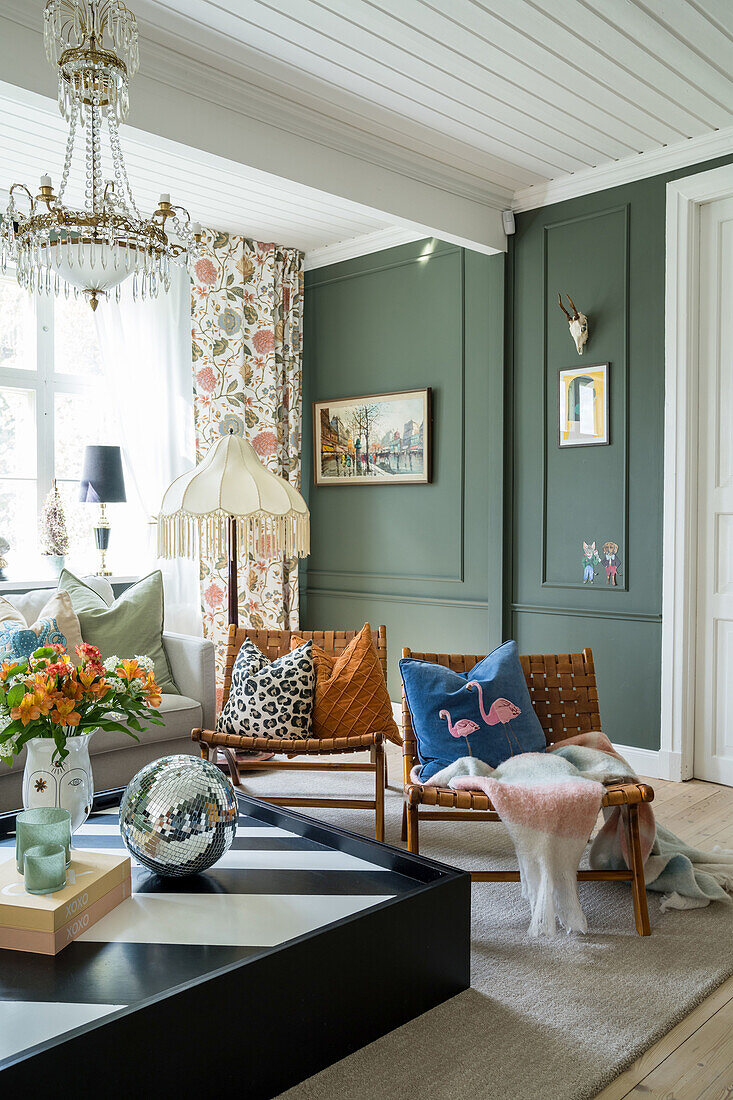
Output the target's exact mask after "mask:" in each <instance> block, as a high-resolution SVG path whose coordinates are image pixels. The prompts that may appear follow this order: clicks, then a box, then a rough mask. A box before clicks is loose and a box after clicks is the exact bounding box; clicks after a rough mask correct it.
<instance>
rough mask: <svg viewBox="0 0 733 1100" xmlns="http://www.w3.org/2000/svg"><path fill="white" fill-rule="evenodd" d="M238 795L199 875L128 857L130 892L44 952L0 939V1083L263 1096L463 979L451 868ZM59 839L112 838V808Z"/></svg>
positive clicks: (466, 890)
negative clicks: (215, 858) (232, 829)
mask: <svg viewBox="0 0 733 1100" xmlns="http://www.w3.org/2000/svg"><path fill="white" fill-rule="evenodd" d="M113 797H114V795H111V796H108V798H107V801H108V802H110V801H112V800H113ZM238 798H239V802H240V811H241V818H240V824H239V828H238V833H237V838H236V840H235V842H234V845H233V847H232V848H231V849H230V851H229V852H228V853H227V854H226V855H225V856H224V858H223V859H222V860H221V862H220V863H218V864H217V865H216V866H215V867H213V868H211V869H210V870H209V871H207V872H206V873H205V874H203V875H198V876H195V877H192V878H189V879H163V878H160V877H158V876H157V875H154V874H152V873H150V872H149V871H147V870H145V868H143V867H141V866H139V865H136V864H133V896H132V897H131V898H130V899H128V900H127V901H125V902H123V903H122V905H120V906H118V907H117V909H115V910H114V911H113V912H112V913H110V914H108V915H107V916H106V917H104V918H103V919H102V920H101V921H100V922H99V923H98V924H96V925H94V926H93V927H92V928H91V929H89V930H88V931H87V932H85V933H84V934H83V935H82V936H81V937H80V938H79V939H78V940H76V941H75V942H74V943H72V944H70V945H69V946H68V947H67V948H66V949H65V950H64V951H62V952H61V953H60V954H59V955H57V956H56V957H55V958H47V957H45V956H40V955H31V954H26V953H21V952H14V951H2V950H0V1091H2V1092H3V1094H4V1095H8V1096H10V1095H27V1094H28V1095H29V1094H30V1092H31V1090H32V1091H34V1092H35V1091H36V1090H37V1088H38V1086H39V1083H41V1082H46V1083H48V1084H51V1083H53V1090H54V1093H55V1095H57V1096H65V1095H67V1092H65V1091H64V1087H65V1085H68V1095H71V1094H72V1092H74V1093H76V1092H77V1091H79V1089H80V1087H82V1081H81V1078H80V1077H79V1073H80V1072H81V1071H82V1070H83V1079H84V1081H86V1082H87V1084H89V1083H91V1082H94V1081H102V1080H105V1081H107V1082H113V1083H114V1091H115V1093H116V1094H121V1093H122V1092H123V1090H124V1091H130V1092H131V1093H132V1095H142V1094H144V1093H148V1092H158V1093H160V1094H162V1095H170V1094H171V1093H173V1092H175V1091H182V1094H183V1095H190V1094H193V1092H194V1091H197V1090H204V1091H203V1093H202V1094H203V1095H212V1094H213V1092H214V1090H215V1089H216V1090H218V1089H219V1088H221V1087H222V1086H224V1087H226V1086H231V1087H232V1088H236V1089H237V1091H238V1093H240V1094H241V1095H244V1096H247V1097H248V1098H249V1097H270V1096H274V1095H276V1094H277V1093H279V1092H281V1091H282V1090H284V1089H285V1088H288V1087H289V1086H291V1085H293V1084H295V1083H296V1082H298V1081H300V1080H303V1079H304V1078H305V1077H309V1076H311V1075H312V1074H313V1073H316V1072H317V1071H318V1070H320V1069H323V1068H324V1067H325V1066H327V1065H330V1064H331V1063H332V1062H335V1061H337V1060H338V1059H339V1058H343V1057H345V1056H346V1055H347V1054H349V1053H351V1052H352V1051H354V1050H357V1049H358V1048H359V1047H362V1046H364V1045H365V1044H366V1043H369V1042H372V1041H373V1040H374V1039H377V1038H378V1037H379V1036H381V1035H384V1034H385V1033H386V1032H388V1031H391V1030H392V1029H393V1028H395V1027H398V1026H399V1025H400V1024H403V1023H405V1022H406V1021H408V1020H410V1019H412V1018H413V1017H415V1016H417V1015H419V1014H420V1013H422V1012H425V1011H426V1010H427V1009H429V1008H432V1007H433V1006H435V1005H437V1004H439V1003H440V1002H442V1001H444V1000H446V999H447V998H449V997H452V996H454V995H455V994H456V993H459V992H460V991H461V990H463V989H466V988H467V987H468V985H469V921H470V880H469V876H468V874H466V873H465V872H463V871H458V870H455V869H453V868H450V867H446V866H444V865H442V864H439V863H435V862H434V861H432V860H429V859H424V858H423V857H419V856H413V855H410V854H409V853H407V852H404V851H401V850H398V849H396V848H391V847H389V846H387V845H384V844H378V843H377V842H376V841H371V840H367V839H365V838H364V837H361V836H357V835H355V834H353V833H349V832H346V831H345V830H343V829H337V828H334V827H332V826H329V825H325V824H322V823H320V822H316V821H314V820H312V819H310V818H306V817H304V816H303V815H301V814H298V813H294V812H292V811H290V810H285V809H281V808H279V807H274V806H270V805H268V804H267V803H265V802H260V801H259V800H257V799H254V798H249V797H246V796H244V795H238ZM75 843H76V845H77V846H78V847H80V848H81V847H86V848H104V849H107V850H109V849H114V848H122V841H121V838H120V834H119V827H118V818H117V813H116V811H115V810H114V809H107V810H105V811H101V812H98V813H95V814H93V815H92V817H90V819H89V821H88V822H87V824H86V825H85V826H83V827H82V829H81V830H80V831H79V832H78V833H77V834H76V837H75ZM13 845H14V839H13V837H12V836H8V837H7V838H6V839H5V840H2V839H0V859H2V858H4V857H5V856H6V854H7V855H8V856H10V855H12V853H13V850H14V848H13ZM75 1067H76V1068H75Z"/></svg>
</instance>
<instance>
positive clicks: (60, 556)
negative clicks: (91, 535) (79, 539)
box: [41, 478, 69, 577]
mask: <svg viewBox="0 0 733 1100" xmlns="http://www.w3.org/2000/svg"><path fill="white" fill-rule="evenodd" d="M41 546H42V553H43V554H44V556H45V557H47V558H49V559H50V562H51V566H52V567H53V570H54V573H55V574H56V576H57V577H58V576H59V574H60V573H61V570H62V569H63V567H64V561H65V559H66V555H67V554H68V552H69V536H68V533H67V531H66V516H65V514H64V506H63V503H62V501H61V494H60V493H59V491H58V489H57V487H56V479H55V478H54V482H53V488H52V489H51V492H50V493H49V494H48V496H47V497H46V500H45V501H44V504H43V511H42V512H41Z"/></svg>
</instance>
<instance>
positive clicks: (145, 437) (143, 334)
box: [95, 268, 202, 634]
mask: <svg viewBox="0 0 733 1100" xmlns="http://www.w3.org/2000/svg"><path fill="white" fill-rule="evenodd" d="M130 282H131V280H128V281H127V284H123V288H122V298H121V301H120V302H119V303H116V302H114V301H113V300H110V301H107V302H101V303H100V306H99V309H98V310H97V311H96V314H95V317H96V321H97V328H98V332H99V341H100V345H101V351H102V363H103V370H104V373H105V378H106V382H107V387H108V391H109V394H110V399H111V400H112V402H113V404H114V408H115V412H116V415H117V418H118V421H119V426H120V435H121V440H122V448H123V452H124V456H125V465H126V483H127V498H128V505H127V511H128V521H129V523H130V525H131V527H132V525H134V527H135V530H136V531H137V532H139V536H138V537H136V538H135V539H134V545H132V546H130V545H129V544H128V549H129V553H130V571H131V572H144V571H146V570H149V569H152V568H154V567H155V565H156V548H155V541H156V525H155V516H156V515H157V513H158V509H159V508H160V502H161V500H162V498H163V493H164V492H165V490H166V489H167V488H168V486H169V485H170V483H171V481H173V479H174V478H176V477H178V475H179V474H182V473H185V471H186V470H190V469H191V467H192V466H193V465H194V462H195V456H196V446H195V434H194V419H193V368H192V363H191V285H190V280H189V277H188V273H187V272H186V271H183V270H181V269H179V268H175V270H174V273H173V279H172V283H171V288H170V291H169V292H168V293H167V294H166V293H165V292H164V291H162V290H161V291H160V292H159V295H158V297H157V298H153V299H150V300H148V301H146V302H139V301H138V302H133V300H132V293H131V288H130ZM157 566H158V567H159V568H160V569H161V570H162V572H163V580H164V587H165V625H166V629H167V630H173V631H177V632H179V633H181V634H201V632H202V618H201V600H200V594H199V568H198V562H196V561H191V560H189V559H184V558H179V559H176V560H173V561H164V560H160V561H157Z"/></svg>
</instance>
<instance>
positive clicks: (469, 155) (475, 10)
mask: <svg viewBox="0 0 733 1100" xmlns="http://www.w3.org/2000/svg"><path fill="white" fill-rule="evenodd" d="M133 6H134V7H135V9H136V11H137V12H138V14H139V17H140V20H141V23H142V25H143V27H144V29H145V34H146V35H148V36H150V37H151V38H153V39H155V40H157V41H158V42H161V43H167V44H168V45H169V46H171V47H172V48H174V49H176V50H178V51H180V52H181V53H183V54H192V53H193V52H194V51H198V52H199V56H201V55H203V54H206V55H208V56H209V57H210V59H211V61H212V63H214V64H216V65H217V66H218V67H219V68H220V69H221V70H223V71H226V72H231V73H232V74H236V73H237V72H238V71H239V72H240V73H241V72H243V71H246V72H247V73H248V74H250V79H251V74H252V73H253V72H259V73H260V76H261V78H262V79H266V80H267V81H268V82H269V83H270V84H271V85H272V84H273V83H274V84H278V83H279V84H280V86H281V91H282V93H283V94H289V95H292V96H295V97H297V99H298V102H299V103H301V104H305V105H308V106H310V107H311V108H312V109H313V110H314V111H315V112H320V113H321V114H323V115H327V116H329V118H330V119H332V120H334V121H339V122H340V123H342V124H344V125H348V126H350V127H352V128H355V129H356V130H358V131H359V132H361V133H362V134H364V135H371V136H372V137H374V138H377V139H382V140H384V141H389V142H396V143H398V144H400V145H401V146H402V147H404V148H407V149H410V150H413V151H414V152H416V153H420V154H422V155H426V156H428V157H430V158H433V159H434V160H435V161H438V162H440V163H441V164H443V165H446V166H450V167H451V168H452V169H454V170H457V171H460V172H461V173H462V174H466V175H468V176H469V177H474V178H475V180H476V182H477V183H480V182H486V181H489V182H490V183H491V184H493V185H495V187H497V188H500V189H506V190H507V191H509V192H515V191H518V190H523V189H526V188H527V187H531V186H533V185H537V184H542V183H544V182H546V181H548V180H557V179H559V178H562V177H564V176H567V175H570V174H572V173H578V172H583V171H585V170H587V169H590V168H594V167H597V166H600V165H608V164H611V163H613V162H615V161H618V160H622V159H624V158H627V157H633V156H634V155H638V154H639V153H648V152H650V151H655V150H659V149H662V148H664V147H666V146H670V145H675V144H677V143H681V142H685V141H687V140H689V139H691V138H695V137H699V136H701V135H704V134H709V133H712V132H714V131H716V130H720V129H723V128H728V127H731V126H732V125H733V78H732V76H731V74H732V72H733V0H137V3H136V4H134V5H133Z"/></svg>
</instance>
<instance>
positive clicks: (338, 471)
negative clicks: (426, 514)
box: [313, 389, 431, 485]
mask: <svg viewBox="0 0 733 1100" xmlns="http://www.w3.org/2000/svg"><path fill="white" fill-rule="evenodd" d="M430 393H431V391H430V389H423V390H404V391H401V392H397V393H380V394H369V395H367V396H366V397H346V398H340V399H339V400H337V401H314V402H313V452H314V453H313V472H314V481H315V483H316V485H402V484H407V483H410V484H413V485H414V484H427V482H429V481H430V473H431V471H430V446H431V422H430V404H431V402H430Z"/></svg>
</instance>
